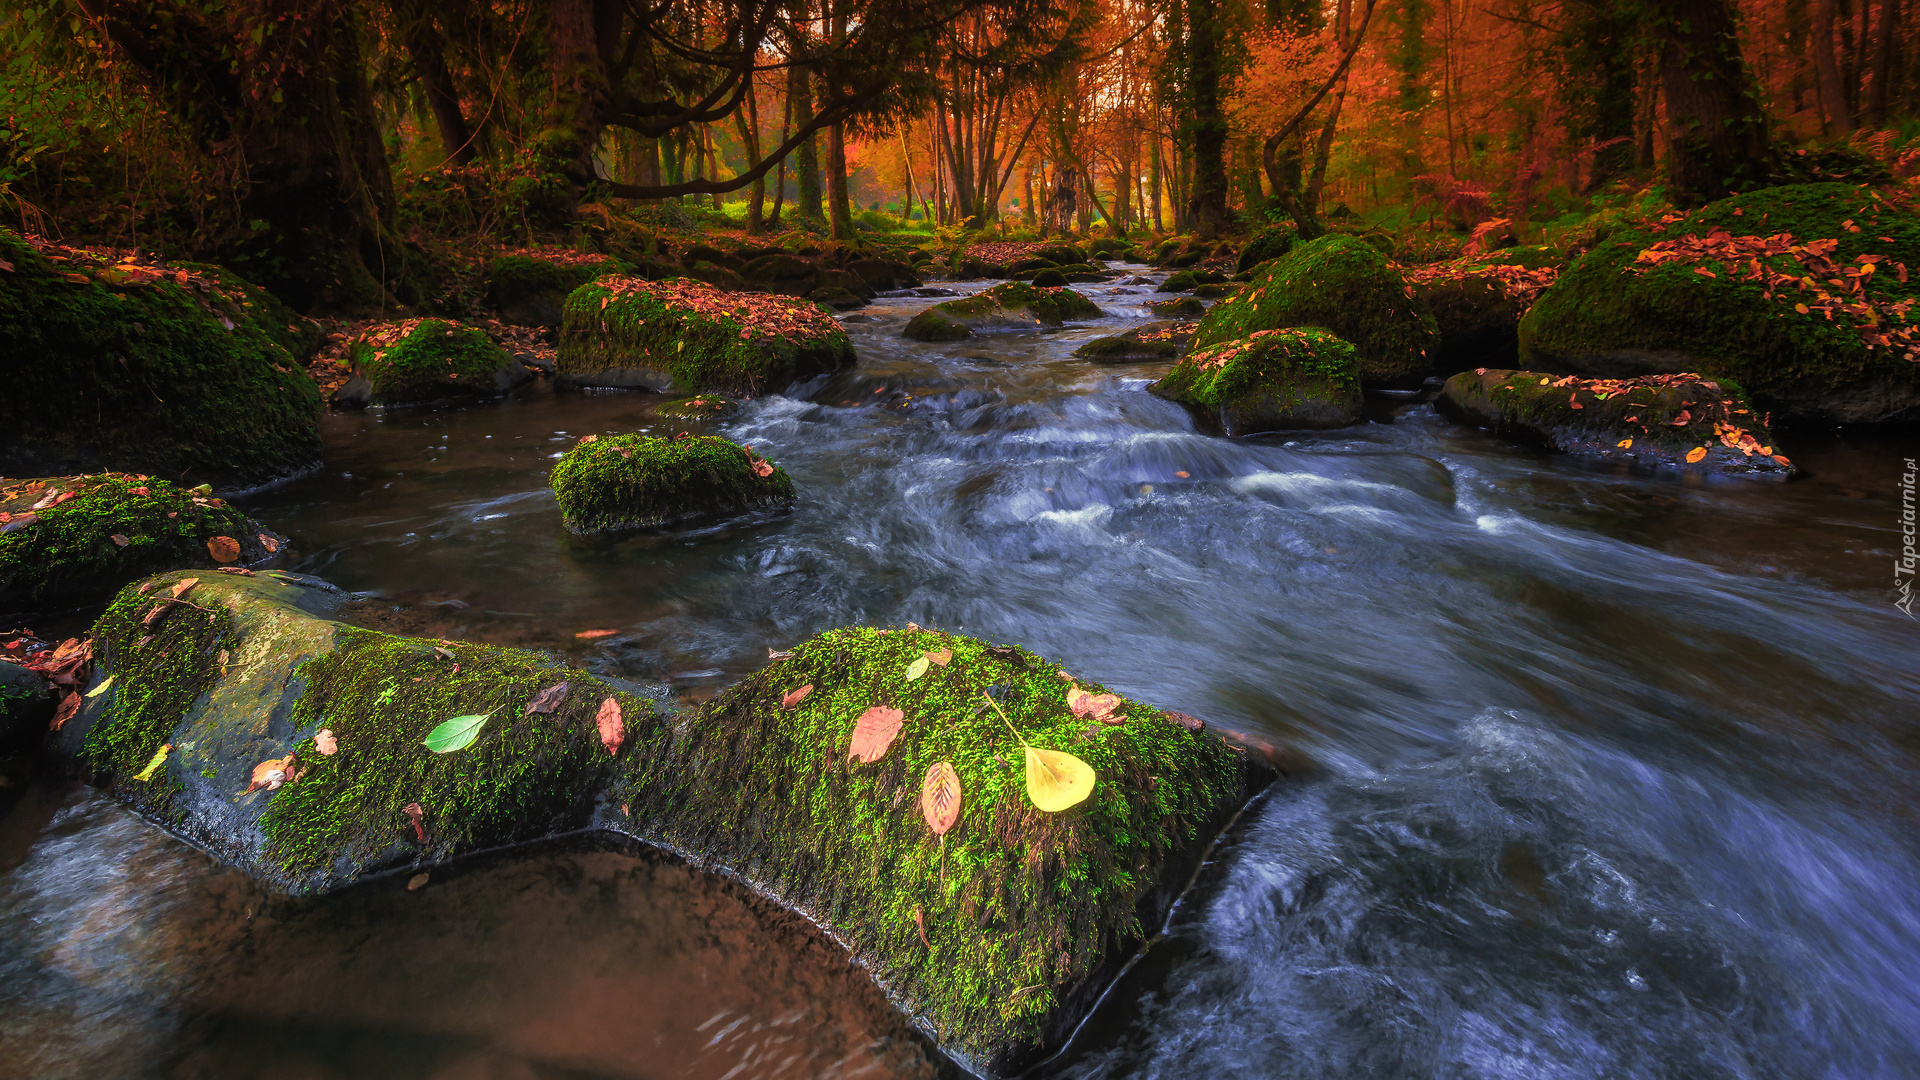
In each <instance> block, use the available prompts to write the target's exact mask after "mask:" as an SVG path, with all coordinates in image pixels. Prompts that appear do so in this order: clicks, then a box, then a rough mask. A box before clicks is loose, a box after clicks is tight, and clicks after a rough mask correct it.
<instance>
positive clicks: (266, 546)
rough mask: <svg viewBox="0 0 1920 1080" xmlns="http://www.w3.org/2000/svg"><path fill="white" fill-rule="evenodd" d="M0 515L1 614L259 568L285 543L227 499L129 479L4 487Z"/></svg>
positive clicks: (6, 483) (107, 476) (0, 483)
mask: <svg viewBox="0 0 1920 1080" xmlns="http://www.w3.org/2000/svg"><path fill="white" fill-rule="evenodd" d="M50 501H51V502H52V503H53V505H50V506H45V507H44V508H43V509H39V510H35V509H33V507H34V506H35V505H36V504H43V503H47V502H50ZM0 516H4V517H6V518H7V519H8V520H6V521H5V522H4V523H0V612H4V611H20V610H23V609H24V608H25V607H26V606H28V605H30V604H43V603H47V602H50V601H54V600H60V601H65V602H79V601H87V600H96V599H98V598H100V597H103V596H107V595H109V594H111V593H112V592H113V591H114V590H116V589H118V588H120V586H122V585H125V584H126V583H127V582H129V581H133V580H135V579H137V578H142V577H146V576H147V575H148V574H152V573H155V572H156V571H159V570H162V569H173V568H177V567H200V568H205V569H208V570H211V569H214V568H215V567H219V566H252V565H257V564H259V563H261V562H264V561H266V560H267V559H269V558H271V557H272V556H273V553H274V552H276V551H278V550H280V545H281V543H282V542H283V541H284V540H285V538H284V537H282V536H279V535H277V534H275V533H273V532H271V531H269V530H268V529H267V528H266V526H264V525H261V524H260V523H259V522H257V521H254V520H253V519H252V518H249V517H248V516H247V515H245V514H243V513H241V512H240V511H239V510H236V509H234V508H233V506H231V505H230V504H228V503H227V501H226V500H224V499H219V498H215V497H214V496H212V495H211V494H208V493H207V492H205V491H196V490H189V489H186V488H182V487H179V486H176V485H174V484H171V483H168V482H167V481H165V480H160V479H155V478H150V477H142V476H134V475H129V474H126V473H99V474H94V475H90V476H56V477H50V478H41V479H32V480H4V479H0ZM219 538H225V539H228V540H232V541H233V542H234V544H233V546H232V548H231V549H229V548H227V546H226V545H225V544H222V543H220V542H219ZM210 544H213V545H216V546H218V547H219V548H220V549H221V553H222V554H223V555H228V556H230V557H229V558H227V559H225V560H224V561H222V560H219V559H215V558H214V552H213V548H212V547H210V546H209V545H210Z"/></svg>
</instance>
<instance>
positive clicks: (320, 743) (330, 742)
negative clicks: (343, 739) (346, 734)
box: [313, 728, 340, 757]
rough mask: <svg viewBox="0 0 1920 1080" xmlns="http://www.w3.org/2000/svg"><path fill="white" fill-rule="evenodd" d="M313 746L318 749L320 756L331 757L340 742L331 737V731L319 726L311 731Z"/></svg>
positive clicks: (338, 747)
mask: <svg viewBox="0 0 1920 1080" xmlns="http://www.w3.org/2000/svg"><path fill="white" fill-rule="evenodd" d="M313 748H314V749H315V750H318V751H320V756H321V757H332V756H333V755H334V754H336V753H338V752H339V750H340V743H339V741H338V740H336V739H335V738H334V737H333V732H331V731H329V730H327V729H326V728H321V729H320V730H319V731H316V732H314V733H313Z"/></svg>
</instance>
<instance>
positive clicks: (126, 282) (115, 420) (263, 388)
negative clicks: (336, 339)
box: [0, 230, 321, 494]
mask: <svg viewBox="0 0 1920 1080" xmlns="http://www.w3.org/2000/svg"><path fill="white" fill-rule="evenodd" d="M249 297H250V294H244V293H236V294H234V295H229V294H228V293H227V292H226V291H225V290H224V289H223V287H222V285H221V279H220V278H217V277H213V276H209V275H206V274H197V273H194V272H192V271H189V270H186V269H182V268H178V267H166V266H161V265H157V264H134V263H117V262H114V261H113V260H112V259H110V258H108V257H106V256H104V255H101V254H98V253H94V252H89V251H85V250H82V249H77V248H65V247H61V246H59V245H54V244H46V243H41V242H37V241H36V242H31V243H30V242H28V241H25V240H22V239H21V238H20V237H18V236H17V235H15V234H13V233H11V232H6V231H4V230H0V370H4V371H5V372H6V373H7V389H6V393H4V394H0V431H5V432H6V437H5V438H4V439H0V473H3V474H6V475H10V476H64V475H72V474H76V473H82V472H91V471H97V470H101V469H120V470H130V471H134V472H144V473H150V474H153V475H156V476H165V477H167V478H168V479H171V480H174V481H176V482H184V483H186V484H189V485H197V484H200V483H202V482H210V483H212V484H213V485H214V486H215V487H216V488H218V489H219V490H220V491H221V492H222V493H223V494H230V493H235V492H240V491H245V490H249V489H253V488H257V487H260V486H262V485H265V484H268V483H272V482H274V481H277V480H282V479H286V478H287V477H290V476H294V475H298V474H300V473H303V472H306V471H308V470H311V469H313V468H316V467H318V466H319V464H320V413H321V403H320V391H319V388H318V387H316V386H315V385H314V382H313V380H312V379H311V378H309V377H308V376H307V373H306V371H305V370H304V369H303V368H302V367H301V366H300V364H299V362H298V361H297V360H296V359H295V358H294V357H293V356H292V355H291V354H290V353H289V352H288V351H287V349H286V348H285V347H283V346H282V344H281V343H280V342H279V341H276V340H275V339H274V336H273V335H270V334H269V333H268V331H267V330H266V329H263V328H262V326H263V322H262V319H263V318H265V314H264V311H263V309H260V308H259V307H258V305H257V303H255V302H253V301H250V298H249ZM250 303H252V304H254V306H249V305H250ZM256 313H259V314H260V315H261V318H256V317H255V316H256ZM277 317H278V315H277V313H276V314H275V315H274V318H275V319H276V320H277ZM297 331H298V327H297V325H296V326H295V330H294V331H287V332H286V334H287V338H288V340H290V341H291V340H292V339H293V338H294V337H297V336H299V335H298V333H297Z"/></svg>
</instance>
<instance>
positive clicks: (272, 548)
mask: <svg viewBox="0 0 1920 1080" xmlns="http://www.w3.org/2000/svg"><path fill="white" fill-rule="evenodd" d="M260 546H261V547H263V548H266V549H267V554H269V555H271V554H273V553H274V552H276V551H279V550H280V541H278V540H275V539H274V538H273V537H271V536H268V535H267V534H266V533H261V534H260Z"/></svg>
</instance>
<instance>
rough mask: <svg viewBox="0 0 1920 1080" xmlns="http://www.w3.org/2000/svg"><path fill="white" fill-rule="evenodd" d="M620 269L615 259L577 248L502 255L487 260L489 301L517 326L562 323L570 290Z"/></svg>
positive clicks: (555, 324)
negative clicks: (562, 314) (575, 249)
mask: <svg viewBox="0 0 1920 1080" xmlns="http://www.w3.org/2000/svg"><path fill="white" fill-rule="evenodd" d="M620 272H621V267H620V263H619V262H618V261H616V260H614V259H609V258H607V257H606V256H604V255H589V254H586V253H583V252H577V251H548V252H535V253H528V254H515V255H502V256H501V257H499V258H497V259H495V260H493V261H492V262H491V263H488V264H487V273H486V297H487V303H488V304H490V305H492V306H493V308H494V309H495V310H497V311H499V312H500V317H501V318H502V319H504V320H506V321H507V322H510V323H513V324H515V325H517V326H551V327H558V326H559V325H560V316H561V309H562V308H563V306H564V305H565V304H566V302H567V294H568V293H570V292H572V291H573V290H575V289H577V288H579V287H580V286H582V285H585V284H586V283H587V282H589V281H592V280H593V279H594V278H597V277H599V276H601V275H602V274H618V273H620Z"/></svg>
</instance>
